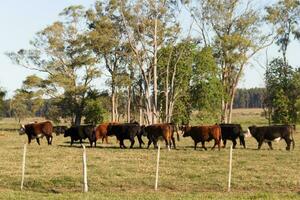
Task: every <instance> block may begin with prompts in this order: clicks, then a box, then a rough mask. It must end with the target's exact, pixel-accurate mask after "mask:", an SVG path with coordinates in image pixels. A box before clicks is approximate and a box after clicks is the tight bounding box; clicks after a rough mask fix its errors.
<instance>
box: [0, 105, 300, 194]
mask: <svg viewBox="0 0 300 200" xmlns="http://www.w3.org/2000/svg"><path fill="white" fill-rule="evenodd" d="M260 113H261V110H258V109H255V110H254V109H252V110H245V109H241V110H235V113H234V119H236V120H235V122H240V123H242V125H243V128H244V129H246V127H247V126H248V125H252V124H259V125H260V124H264V123H266V120H265V119H264V118H263V117H262V116H261V115H260ZM5 126H8V127H10V128H11V127H14V126H17V125H16V124H15V122H14V120H11V119H10V120H7V119H5V120H2V121H1V122H0V128H4V127H5ZM180 139H181V140H180V141H179V142H177V146H178V149H177V150H173V149H172V150H171V151H168V150H167V149H166V148H165V146H164V144H163V142H161V146H162V149H161V160H160V169H159V183H158V191H154V182H155V167H156V155H157V150H155V149H153V146H151V148H150V149H149V150H148V149H145V148H144V149H138V148H137V146H138V144H137V143H138V142H137V139H136V144H135V148H134V149H125V150H123V149H119V148H118V144H117V143H116V139H115V138H114V137H110V138H109V142H110V143H111V144H108V145H106V144H101V142H99V144H98V147H97V148H87V167H88V171H87V172H88V185H89V192H88V193H86V194H84V193H82V148H81V147H80V145H79V144H75V145H74V147H70V144H69V141H70V139H69V138H64V137H63V136H54V138H53V145H52V146H48V145H47V143H46V139H45V138H44V139H42V142H41V145H40V146H38V145H37V143H36V142H35V141H33V142H32V143H31V144H30V145H29V146H28V149H27V157H26V173H25V182H24V189H23V191H20V183H21V164H22V154H23V145H24V142H26V140H27V139H26V136H25V135H23V136H19V135H18V134H17V132H13V131H0V157H1V162H0V199H300V170H299V169H300V168H299V166H300V165H299V164H300V142H299V141H300V133H296V134H295V141H296V148H295V149H294V150H293V151H290V152H289V151H286V150H285V146H286V145H285V142H284V141H280V142H279V143H274V144H273V147H274V150H273V151H271V150H268V147H267V144H263V146H262V149H261V150H260V151H258V150H256V148H257V143H256V141H255V140H254V138H247V139H246V145H247V149H242V147H241V146H238V148H237V149H235V150H234V151H233V168H232V189H231V192H227V180H228V158H229V146H230V144H231V142H228V146H227V148H225V149H221V151H220V152H219V151H217V150H215V151H211V150H208V151H203V150H202V149H200V148H199V149H197V150H196V151H195V150H194V149H193V141H192V139H191V138H182V137H181V138H180ZM143 140H144V141H145V142H147V139H146V138H143ZM125 144H126V145H127V146H129V142H128V141H127V142H126V143H125ZM85 145H86V146H88V143H85ZM212 145H213V143H212V142H210V143H208V144H207V146H208V147H211V146H212Z"/></svg>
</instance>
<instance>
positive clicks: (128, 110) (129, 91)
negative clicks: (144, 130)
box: [127, 86, 131, 123]
mask: <svg viewBox="0 0 300 200" xmlns="http://www.w3.org/2000/svg"><path fill="white" fill-rule="evenodd" d="M130 103H131V86H128V98H127V122H128V123H130V118H131V116H130V114H131V112H130V106H131V104H130Z"/></svg>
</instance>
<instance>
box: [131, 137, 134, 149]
mask: <svg viewBox="0 0 300 200" xmlns="http://www.w3.org/2000/svg"><path fill="white" fill-rule="evenodd" d="M130 142H131V144H130V149H132V147H133V145H134V143H135V140H134V137H131V138H130Z"/></svg>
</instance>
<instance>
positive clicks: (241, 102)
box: [233, 88, 266, 108]
mask: <svg viewBox="0 0 300 200" xmlns="http://www.w3.org/2000/svg"><path fill="white" fill-rule="evenodd" d="M265 91H266V89H265V88H251V89H237V91H236V95H235V98H234V102H233V108H263V102H264V95H265Z"/></svg>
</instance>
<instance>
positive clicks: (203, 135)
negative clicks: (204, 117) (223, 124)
mask: <svg viewBox="0 0 300 200" xmlns="http://www.w3.org/2000/svg"><path fill="white" fill-rule="evenodd" d="M182 129H183V137H189V136H190V137H192V139H193V140H194V143H195V146H194V149H195V150H196V148H197V144H198V143H199V142H201V144H202V148H204V149H205V150H207V148H206V147H205V142H206V141H208V142H209V141H211V140H214V141H215V144H214V146H213V147H212V148H211V149H214V148H215V146H216V145H218V149H219V151H220V143H221V137H222V136H221V128H220V126H218V125H213V126H185V127H183V128H182Z"/></svg>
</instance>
